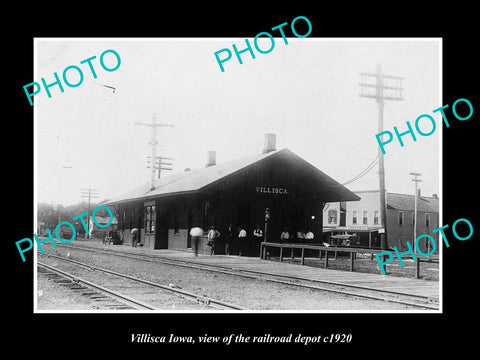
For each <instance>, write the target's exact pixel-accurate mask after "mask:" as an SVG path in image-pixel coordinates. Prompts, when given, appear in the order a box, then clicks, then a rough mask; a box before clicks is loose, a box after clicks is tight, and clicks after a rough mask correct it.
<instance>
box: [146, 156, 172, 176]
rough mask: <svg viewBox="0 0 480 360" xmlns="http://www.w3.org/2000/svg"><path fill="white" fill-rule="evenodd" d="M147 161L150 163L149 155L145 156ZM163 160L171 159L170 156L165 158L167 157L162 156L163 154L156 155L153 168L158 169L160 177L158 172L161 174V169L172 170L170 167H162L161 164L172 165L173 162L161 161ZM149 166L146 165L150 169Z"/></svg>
mask: <svg viewBox="0 0 480 360" xmlns="http://www.w3.org/2000/svg"><path fill="white" fill-rule="evenodd" d="M147 159H148V160H147V163H149V164H151V163H152V161H151V156H147ZM163 160H173V159H172V158H167V157H163V156H157V161H156V162H155V165H154V167H155V169H157V170H158V178H159V179H160V174H161V171H162V170H173V169H172V168H168V167H163V165H166V166H171V165H173V163H166V162H163ZM150 168H151V167H150V166H147V169H150Z"/></svg>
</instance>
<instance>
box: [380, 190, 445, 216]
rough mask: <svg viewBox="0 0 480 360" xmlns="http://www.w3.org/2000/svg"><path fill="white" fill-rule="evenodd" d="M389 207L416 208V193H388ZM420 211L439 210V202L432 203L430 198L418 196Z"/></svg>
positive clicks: (398, 208) (399, 208)
mask: <svg viewBox="0 0 480 360" xmlns="http://www.w3.org/2000/svg"><path fill="white" fill-rule="evenodd" d="M387 208H389V209H395V210H411V211H414V210H415V195H407V194H395V193H387ZM417 208H418V211H424V212H438V204H437V206H436V205H435V203H430V201H429V199H428V198H423V197H421V196H420V197H419V198H418V207H417Z"/></svg>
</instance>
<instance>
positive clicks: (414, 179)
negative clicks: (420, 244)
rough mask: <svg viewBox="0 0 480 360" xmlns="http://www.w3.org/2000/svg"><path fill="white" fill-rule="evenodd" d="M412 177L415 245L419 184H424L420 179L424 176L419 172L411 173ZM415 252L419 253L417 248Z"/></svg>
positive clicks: (414, 238)
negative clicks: (413, 186)
mask: <svg viewBox="0 0 480 360" xmlns="http://www.w3.org/2000/svg"><path fill="white" fill-rule="evenodd" d="M410 175H413V176H414V178H413V179H412V181H414V182H415V212H414V214H415V215H414V217H415V220H414V227H413V243H414V244H415V240H416V239H417V208H418V185H417V184H418V183H419V182H422V180H420V179H419V178H418V176H422V174H421V173H418V172H411V173H410ZM414 250H415V253H417V247H416V246H415V247H414Z"/></svg>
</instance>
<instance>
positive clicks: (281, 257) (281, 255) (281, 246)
mask: <svg viewBox="0 0 480 360" xmlns="http://www.w3.org/2000/svg"><path fill="white" fill-rule="evenodd" d="M282 259H283V244H282V245H280V261H282Z"/></svg>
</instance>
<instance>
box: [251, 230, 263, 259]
mask: <svg viewBox="0 0 480 360" xmlns="http://www.w3.org/2000/svg"><path fill="white" fill-rule="evenodd" d="M262 241H263V231H262V228H261V227H260V225H258V224H257V226H256V227H255V230H253V246H254V249H255V252H256V255H258V254H260V244H261V243H262Z"/></svg>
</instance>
